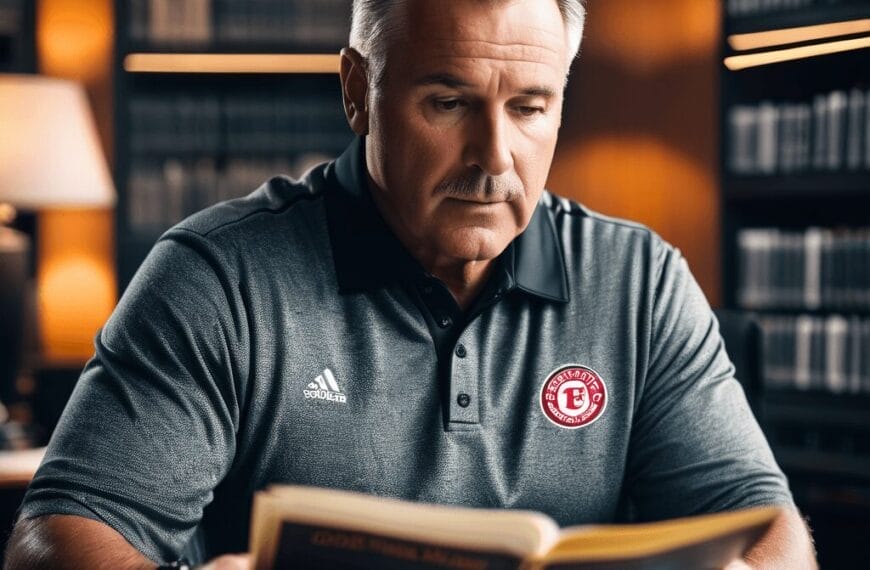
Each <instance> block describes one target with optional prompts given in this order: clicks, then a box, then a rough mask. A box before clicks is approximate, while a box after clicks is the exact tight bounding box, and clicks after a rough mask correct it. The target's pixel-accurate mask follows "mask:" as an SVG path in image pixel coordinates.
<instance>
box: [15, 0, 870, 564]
mask: <svg viewBox="0 0 870 570" xmlns="http://www.w3.org/2000/svg"><path fill="white" fill-rule="evenodd" d="M349 7H350V0H317V1H316V2H315V0H128V1H123V2H113V1H110V0H0V402H2V410H3V412H2V413H0V419H3V420H4V422H3V424H2V426H3V430H2V432H0V433H2V436H0V441H2V447H4V448H5V449H7V450H8V451H2V452H0V525H2V528H0V544H4V543H5V538H6V535H7V534H8V529H9V527H10V524H11V522H10V521H11V518H12V513H14V510H15V508H16V507H17V504H18V502H20V499H21V495H22V493H23V488H24V486H26V483H27V480H28V479H29V476H30V474H31V473H32V469H33V467H34V463H35V462H38V459H39V457H40V455H39V454H40V452H39V450H38V447H39V446H40V445H44V443H45V441H46V439H47V437H48V436H49V434H50V432H51V430H52V429H53V427H54V423H55V422H56V421H57V417H58V416H59V414H60V410H61V409H62V407H63V405H64V403H65V401H66V398H67V397H68V395H69V393H70V392H71V390H72V387H73V386H74V384H75V381H76V378H77V376H78V373H79V371H80V370H81V367H82V366H83V365H84V363H85V361H86V360H87V359H88V358H90V356H91V355H92V353H93V337H94V335H95V334H96V332H97V330H98V328H99V327H100V326H101V325H102V323H103V322H104V321H105V320H106V319H107V317H108V316H109V314H110V313H111V310H112V308H113V307H114V305H115V303H116V302H117V299H118V297H119V295H120V294H122V292H123V290H124V288H125V287H126V285H127V284H128V283H129V281H130V279H131V277H132V276H133V274H134V273H135V271H136V268H137V267H138V265H139V264H140V263H141V261H142V259H143V258H144V257H145V255H146V254H147V252H148V250H149V249H150V247H151V246H152V245H153V243H154V241H155V240H156V239H157V237H158V236H159V235H160V234H161V233H162V232H163V231H164V230H165V229H167V228H168V227H169V226H171V225H172V224H174V223H176V222H178V221H179V220H181V219H182V218H184V217H186V216H187V215H189V214H191V213H193V212H194V211H197V210H199V209H201V208H203V207H205V206H207V205H210V204H213V203H215V202H218V201H220V200H224V199H228V198H231V197H235V196H242V195H245V194H247V193H249V192H250V191H252V190H253V189H255V188H256V187H257V186H259V185H260V184H261V183H262V182H264V181H265V180H267V179H268V178H269V177H270V176H272V175H273V174H275V173H279V172H281V173H287V174H291V175H296V174H299V173H301V172H302V171H304V170H305V169H306V168H307V167H308V166H310V165H311V164H313V163H316V162H319V161H321V160H324V159H326V158H330V157H334V156H336V155H337V154H338V153H340V152H341V150H342V149H343V148H344V146H345V145H346V143H347V142H348V141H349V140H350V138H351V134H350V131H349V129H348V128H347V126H346V123H345V121H344V117H343V113H342V110H341V106H340V93H339V86H338V77H337V73H336V72H337V65H338V60H337V57H336V55H335V54H336V52H337V50H338V48H339V47H341V46H342V45H344V43H345V41H346V37H347V31H348V26H349ZM587 10H588V18H587V24H586V32H585V38H584V41H583V45H582V48H581V55H580V58H579V60H578V61H577V62H576V63H575V65H574V67H573V70H572V77H571V81H570V82H569V86H568V90H567V93H566V101H565V111H564V122H563V126H562V131H561V136H560V142H559V146H558V148H557V152H556V157H555V161H554V164H553V168H552V171H551V176H550V180H549V187H550V189H551V190H553V191H555V192H557V193H559V194H562V195H564V196H567V197H570V198H573V199H576V200H579V201H580V202H582V203H584V204H585V205H587V206H589V207H590V208H592V209H594V210H598V211H600V212H602V213H604V214H608V215H612V216H618V217H626V218H630V219H633V220H637V221H640V222H642V223H644V224H646V225H648V226H650V227H651V228H653V229H654V230H655V231H657V232H658V233H659V234H661V235H662V236H663V237H664V238H665V239H666V240H668V241H670V242H671V243H673V244H674V245H676V246H677V247H678V248H680V250H681V251H682V252H683V254H684V255H685V257H686V259H687V260H688V262H689V265H690V267H691V269H692V271H693V273H694V275H695V277H696V278H697V280H698V282H699V283H700V285H701V287H702V289H703V290H704V292H705V293H706V295H707V297H708V299H709V300H710V302H711V304H712V305H713V306H714V307H715V308H716V309H717V311H718V314H719V315H720V317H721V318H722V319H723V320H722V322H723V328H724V327H725V324H726V323H733V324H734V325H733V326H731V325H730V324H729V325H728V328H729V331H730V330H732V329H733V331H734V332H733V333H731V332H729V335H728V336H726V343H728V348H729V352H732V353H733V355H734V359H735V361H737V365H738V371H739V374H740V376H741V378H740V380H741V382H743V383H744V386H745V387H746V390H747V394H748V395H749V397H750V399H751V401H752V405H753V409H754V410H755V411H756V414H757V415H758V417H759V420H760V421H761V423H762V425H763V427H764V429H765V431H766V432H767V434H768V437H769V438H770V440H771V442H772V445H773V447H774V450H775V453H776V455H777V458H778V460H779V461H780V463H781V465H782V466H783V468H784V470H785V471H786V472H787V474H788V475H789V477H790V481H791V484H792V488H793V491H794V494H795V497H796V499H797V501H798V504H799V506H800V507H801V509H802V510H803V511H804V513H805V514H807V515H808V517H809V519H810V524H811V525H812V526H813V527H814V529H815V535H816V540H817V546H818V549H819V557H820V561H821V562H822V567H823V568H858V567H870V545H868V544H867V541H866V540H862V539H864V537H866V536H868V531H870V0H587ZM729 336H730V337H731V338H729ZM33 448H36V450H35V451H34V450H33Z"/></svg>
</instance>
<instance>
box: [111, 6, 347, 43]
mask: <svg viewBox="0 0 870 570" xmlns="http://www.w3.org/2000/svg"><path fill="white" fill-rule="evenodd" d="M350 9H351V0H295V1H290V0H131V1H130V3H129V11H128V17H129V26H128V30H129V33H130V36H131V38H132V39H133V40H135V41H137V42H144V43H146V44H155V45H183V46H200V47H201V46H210V45H213V44H215V43H218V44H220V43H221V42H223V43H228V44H230V45H233V44H236V43H246V44H263V43H267V44H288V45H300V46H311V47H321V48H323V47H329V48H334V47H338V46H342V45H344V44H345V43H347V37H348V33H349V31H350V25H349V23H350Z"/></svg>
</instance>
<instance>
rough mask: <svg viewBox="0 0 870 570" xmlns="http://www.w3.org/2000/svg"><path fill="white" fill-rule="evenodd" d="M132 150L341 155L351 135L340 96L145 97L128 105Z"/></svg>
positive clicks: (158, 152)
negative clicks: (339, 152) (338, 153)
mask: <svg viewBox="0 0 870 570" xmlns="http://www.w3.org/2000/svg"><path fill="white" fill-rule="evenodd" d="M129 112H130V129H129V144H130V150H131V152H132V153H133V154H138V155H145V154H149V153H156V154H172V153H181V154H190V153H198V154H206V155H207V154H212V155H215V154H220V153H224V152H229V153H258V154H273V155H275V154H286V153H291V154H295V153H300V152H308V151H311V150H319V151H327V152H330V153H333V154H334V153H337V152H338V151H340V150H342V149H343V148H344V147H345V146H346V145H347V144H348V142H349V141H350V140H351V138H352V132H351V130H350V128H349V127H348V125H347V120H346V119H345V116H344V113H343V112H342V109H341V105H340V104H339V102H338V101H337V100H334V99H332V98H326V97H319V98H318V97H315V96H313V95H300V96H286V97H284V96H270V97H264V96H256V97H254V96H251V97H239V96H218V95H207V96H198V97H197V96H189V95H174V96H170V97H165V96H142V97H137V98H135V99H132V100H131V101H130V103H129Z"/></svg>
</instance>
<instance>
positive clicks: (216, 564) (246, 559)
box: [197, 554, 251, 570]
mask: <svg viewBox="0 0 870 570" xmlns="http://www.w3.org/2000/svg"><path fill="white" fill-rule="evenodd" d="M250 568H251V556H250V555H249V554H225V555H224V556H219V557H218V558H215V559H214V560H212V561H210V562H208V563H207V564H205V565H204V566H198V567H197V570H250Z"/></svg>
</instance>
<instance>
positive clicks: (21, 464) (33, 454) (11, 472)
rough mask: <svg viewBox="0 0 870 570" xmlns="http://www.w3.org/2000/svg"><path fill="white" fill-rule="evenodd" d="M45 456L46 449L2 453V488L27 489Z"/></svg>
mask: <svg viewBox="0 0 870 570" xmlns="http://www.w3.org/2000/svg"><path fill="white" fill-rule="evenodd" d="M44 455H45V448H44V447H38V448H36V449H25V450H21V451H0V488H12V487H21V488H23V487H27V485H28V483H30V480H31V479H32V478H33V474H34V473H36V469H37V467H39V464H40V463H41V462H42V458H43V456H44Z"/></svg>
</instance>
